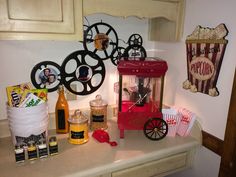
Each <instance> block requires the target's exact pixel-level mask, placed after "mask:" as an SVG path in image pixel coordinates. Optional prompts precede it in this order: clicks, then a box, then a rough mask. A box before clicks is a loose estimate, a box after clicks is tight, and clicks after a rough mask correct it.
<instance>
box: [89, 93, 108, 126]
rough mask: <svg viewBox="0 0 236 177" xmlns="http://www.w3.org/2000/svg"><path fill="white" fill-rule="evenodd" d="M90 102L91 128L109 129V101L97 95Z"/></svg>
mask: <svg viewBox="0 0 236 177" xmlns="http://www.w3.org/2000/svg"><path fill="white" fill-rule="evenodd" d="M89 103H90V129H91V130H98V129H107V127H108V126H107V102H106V101H104V100H103V99H102V96H101V95H97V96H96V98H95V100H92V101H90V102H89Z"/></svg>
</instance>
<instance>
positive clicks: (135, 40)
mask: <svg viewBox="0 0 236 177" xmlns="http://www.w3.org/2000/svg"><path fill="white" fill-rule="evenodd" d="M128 44H129V46H130V45H134V46H133V47H134V49H135V47H136V45H139V46H140V45H143V38H142V37H141V36H140V35H139V34H132V35H131V36H130V37H129V39H128Z"/></svg>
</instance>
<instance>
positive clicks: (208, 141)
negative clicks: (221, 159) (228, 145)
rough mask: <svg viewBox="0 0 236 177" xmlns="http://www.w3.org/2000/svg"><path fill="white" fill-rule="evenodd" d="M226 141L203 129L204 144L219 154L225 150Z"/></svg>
mask: <svg viewBox="0 0 236 177" xmlns="http://www.w3.org/2000/svg"><path fill="white" fill-rule="evenodd" d="M223 144H224V141H223V140H221V139H219V138H217V137H215V136H213V135H211V134H209V133H207V132H205V131H203V130H202V145H203V146H205V147H206V148H207V149H210V150H211V151H213V152H215V153H216V154H218V155H219V156H221V155H222V152H223Z"/></svg>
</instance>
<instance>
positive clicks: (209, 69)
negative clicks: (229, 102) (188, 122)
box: [183, 39, 228, 96]
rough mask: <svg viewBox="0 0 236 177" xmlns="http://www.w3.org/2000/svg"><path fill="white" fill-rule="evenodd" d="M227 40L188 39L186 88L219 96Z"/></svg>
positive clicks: (184, 85) (184, 84)
mask: <svg viewBox="0 0 236 177" xmlns="http://www.w3.org/2000/svg"><path fill="white" fill-rule="evenodd" d="M227 42H228V41H227V40H225V39H219V40H203V39H202V40H201V39H199V40H186V52H187V74H188V79H187V80H186V81H185V82H184V83H183V88H184V89H190V91H192V92H201V93H204V94H208V95H210V96H218V95H219V92H218V89H217V87H216V84H217V80H218V76H219V72H220V68H221V64H222V60H223V56H224V52H225V48H226V45H227Z"/></svg>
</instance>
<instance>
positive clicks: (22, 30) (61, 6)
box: [0, 0, 185, 41]
mask: <svg viewBox="0 0 236 177" xmlns="http://www.w3.org/2000/svg"><path fill="white" fill-rule="evenodd" d="M184 9H185V0H128V1H127V0H50V1H49V0H0V39H16V40H20V39H23V40H28V39H29V40H34V39H39V40H83V16H86V15H90V14H96V13H105V14H108V15H112V16H122V17H128V16H136V17H138V18H148V19H150V20H149V39H150V40H154V41H177V40H179V39H180V38H181V37H182V32H183V20H184Z"/></svg>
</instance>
